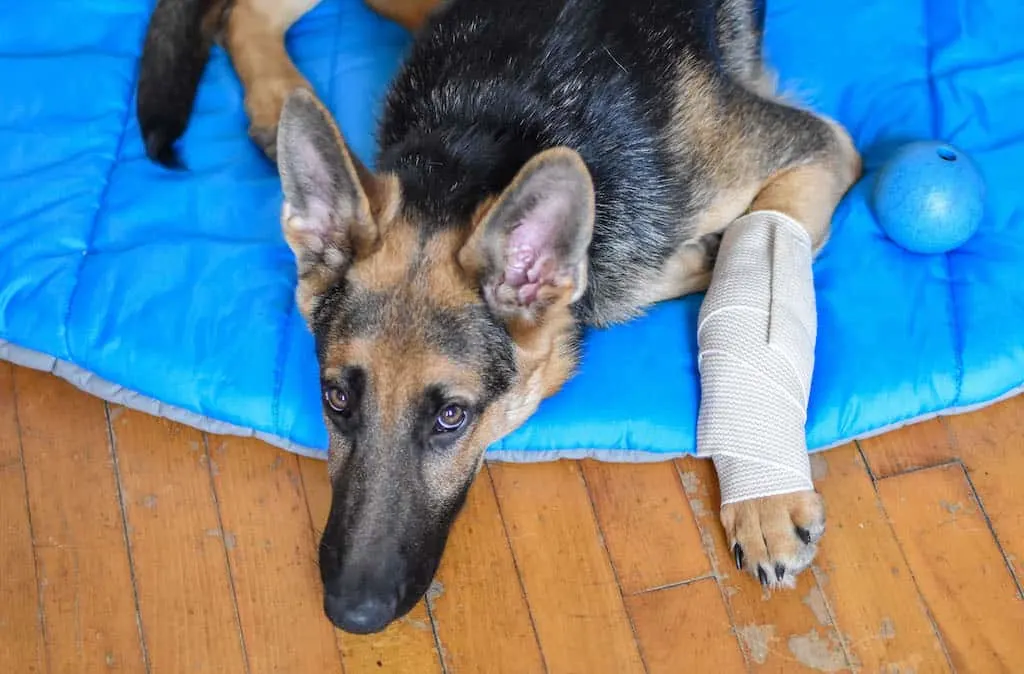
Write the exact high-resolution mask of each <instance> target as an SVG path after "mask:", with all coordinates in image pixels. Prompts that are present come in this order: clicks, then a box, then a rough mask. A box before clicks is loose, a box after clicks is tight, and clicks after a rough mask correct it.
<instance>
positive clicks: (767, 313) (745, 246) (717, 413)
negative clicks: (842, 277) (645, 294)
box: [697, 211, 817, 505]
mask: <svg viewBox="0 0 1024 674" xmlns="http://www.w3.org/2000/svg"><path fill="white" fill-rule="evenodd" d="M811 261H812V245H811V239H810V236H809V235H808V234H807V231H806V230H805V229H804V227H803V226H801V225H800V223H798V222H797V221H796V220H794V219H792V218H791V217H789V216H788V215H785V214H783V213H780V212H777V211H755V212H753V213H750V214H748V215H745V216H743V217H742V218H740V219H738V220H736V221H735V222H733V223H732V224H730V225H729V227H728V229H726V231H725V234H724V236H723V237H722V243H721V247H720V248H719V250H718V258H717V261H716V263H715V269H714V273H713V276H712V280H711V284H710V287H709V288H708V291H707V294H706V296H705V299H704V303H703V305H702V306H701V309H700V317H699V320H698V328H697V343H698V346H699V349H700V350H699V356H698V365H699V369H700V377H701V402H700V412H699V415H698V418H697V453H698V455H699V456H703V457H711V459H712V460H713V461H714V464H715V471H716V472H717V474H718V480H719V485H720V487H721V492H722V505H725V504H729V503H734V502H737V501H745V500H748V499H755V498H762V497H766V496H776V495H780V494H788V493H792V492H797V491H804V490H813V489H814V485H813V483H812V481H811V466H810V460H809V457H808V454H807V440H806V432H805V425H806V420H807V402H808V395H809V391H810V384H811V372H812V370H813V369H814V343H815V339H816V336H817V312H816V310H815V301H814V282H813V277H812V273H811Z"/></svg>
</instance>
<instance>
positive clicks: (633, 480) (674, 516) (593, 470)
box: [580, 460, 711, 594]
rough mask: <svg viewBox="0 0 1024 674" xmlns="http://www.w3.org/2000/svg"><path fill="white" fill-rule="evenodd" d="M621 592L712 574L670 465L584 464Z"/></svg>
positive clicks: (645, 588)
mask: <svg viewBox="0 0 1024 674" xmlns="http://www.w3.org/2000/svg"><path fill="white" fill-rule="evenodd" d="M580 467H581V468H582V470H583V475H584V477H586V480H587V488H588V490H589V492H590V497H591V499H592V500H593V502H594V511H595V512H596V513H597V520H598V522H599V523H600V525H601V532H602V533H603V534H604V540H605V543H606V545H607V546H608V554H609V555H610V556H611V559H612V563H613V564H614V565H615V570H616V572H617V573H618V577H619V583H620V584H621V586H622V591H623V592H624V593H626V594H635V593H637V592H642V591H643V590H649V589H651V588H657V587H662V586H665V585H670V584H673V583H679V582H682V581H686V580H693V579H694V578H698V577H701V576H707V575H708V574H710V573H711V564H710V563H709V562H708V557H707V555H705V554H704V548H703V546H702V545H701V541H700V531H699V530H698V529H697V523H696V522H695V521H694V518H693V513H692V512H691V511H690V504H689V503H688V502H687V500H686V495H685V494H684V493H683V488H682V485H681V484H680V482H679V475H678V474H677V473H676V470H675V467H674V466H673V465H672V463H671V462H669V461H665V462H660V463H636V464H610V463H602V462H599V461H593V460H587V461H583V462H582V463H581V464H580Z"/></svg>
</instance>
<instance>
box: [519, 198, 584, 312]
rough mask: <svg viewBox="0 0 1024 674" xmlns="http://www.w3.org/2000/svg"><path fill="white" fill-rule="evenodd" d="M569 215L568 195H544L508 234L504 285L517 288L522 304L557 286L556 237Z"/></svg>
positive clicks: (528, 302) (530, 301)
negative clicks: (547, 286)
mask: <svg viewBox="0 0 1024 674" xmlns="http://www.w3.org/2000/svg"><path fill="white" fill-rule="evenodd" d="M568 215H569V199H568V198H567V197H566V196H565V195H560V194H549V195H545V197H544V198H542V199H541V200H540V201H539V202H538V203H537V204H536V205H535V206H534V207H533V208H532V209H530V210H529V211H528V212H527V213H526V216H525V217H524V218H523V219H522V220H521V221H520V223H519V225H518V226H516V228H515V229H513V230H512V232H511V234H509V237H508V248H507V251H508V252H507V254H506V258H505V281H504V283H505V285H508V286H511V287H512V288H515V289H516V296H517V298H518V299H519V301H520V302H521V303H523V304H530V303H532V302H533V301H534V300H536V299H537V294H538V293H539V292H540V288H541V286H543V285H545V284H547V285H553V284H554V282H555V277H556V276H557V274H558V260H556V259H555V250H554V243H555V238H556V236H557V233H558V228H559V227H564V226H565V224H566V220H567V218H568Z"/></svg>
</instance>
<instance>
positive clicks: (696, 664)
mask: <svg viewBox="0 0 1024 674" xmlns="http://www.w3.org/2000/svg"><path fill="white" fill-rule="evenodd" d="M626 605H627V606H628V607H629V614H630V616H631V617H632V619H633V625H634V626H635V627H636V634H637V640H638V641H639V642H640V650H641V652H642V653H643V655H644V662H645V663H646V664H647V671H648V672H649V674H678V672H683V671H685V672H723V673H725V674H730V673H731V672H743V671H746V664H745V663H744V661H743V653H742V651H741V650H740V644H739V642H738V641H737V639H736V635H735V634H733V631H732V629H731V625H730V624H729V614H728V613H727V612H726V610H725V603H724V602H723V600H722V593H721V590H720V589H719V587H718V584H717V583H716V582H715V579H714V578H705V579H704V580H698V581H695V582H692V583H688V584H686V585H678V586H676V587H670V588H665V589H662V590H655V591H653V592H645V593H642V594H638V595H633V596H630V597H627V598H626Z"/></svg>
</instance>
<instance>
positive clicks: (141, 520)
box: [110, 406, 245, 673]
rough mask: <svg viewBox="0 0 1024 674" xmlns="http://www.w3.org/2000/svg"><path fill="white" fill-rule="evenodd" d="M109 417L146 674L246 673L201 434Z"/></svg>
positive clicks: (114, 410) (125, 414) (135, 416)
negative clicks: (143, 638)
mask: <svg viewBox="0 0 1024 674" xmlns="http://www.w3.org/2000/svg"><path fill="white" fill-rule="evenodd" d="M110 420H111V429H112V431H113V437H114V447H115V450H116V452H117V458H118V469H119V473H120V477H121V489H122V494H123V497H124V505H125V514H126V517H127V521H128V525H129V532H130V533H129V540H130V542H131V549H132V559H133V561H134V566H135V582H136V587H137V588H138V596H139V610H140V612H141V614H142V623H143V624H144V625H148V626H151V627H150V629H149V630H148V631H147V632H146V646H147V649H148V654H149V662H150V671H151V672H153V673H158V672H244V671H245V654H244V651H243V645H242V640H241V634H240V630H239V626H238V621H237V618H236V615H235V603H234V593H233V591H232V588H231V579H230V577H229V574H228V569H227V559H226V557H225V549H224V538H223V537H222V535H221V530H220V522H219V517H218V514H217V506H216V502H215V500H214V497H213V489H212V486H211V483H210V474H209V471H208V470H207V461H206V447H205V445H204V443H203V436H202V434H201V433H199V432H198V431H196V430H194V429H192V428H189V427H186V426H182V425H179V424H175V423H173V422H170V421H168V420H166V419H158V418H156V417H153V416H150V415H148V414H143V413H140V412H135V411H131V410H125V409H124V408H121V407H116V406H112V407H111V408H110Z"/></svg>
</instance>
